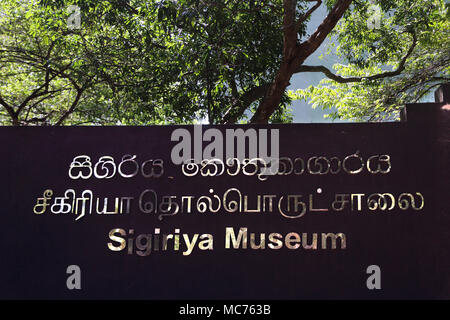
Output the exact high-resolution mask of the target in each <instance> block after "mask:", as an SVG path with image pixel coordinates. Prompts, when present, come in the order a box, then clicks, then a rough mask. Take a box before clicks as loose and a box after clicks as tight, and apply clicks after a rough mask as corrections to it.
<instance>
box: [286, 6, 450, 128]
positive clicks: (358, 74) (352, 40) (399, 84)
mask: <svg viewBox="0 0 450 320" xmlns="http://www.w3.org/2000/svg"><path fill="white" fill-rule="evenodd" d="M370 5H371V4H370V3H364V2H361V3H359V2H358V3H355V7H354V8H353V10H352V13H351V15H347V16H344V18H343V19H341V21H340V23H339V25H338V26H337V28H336V29H335V30H334V31H333V35H334V36H335V39H336V42H337V43H338V46H337V50H336V52H337V54H338V55H339V56H340V57H341V58H343V59H345V60H346V61H348V62H349V63H348V64H347V65H339V64H338V65H335V66H334V67H333V68H334V69H335V70H336V74H335V73H334V72H333V71H332V70H330V69H328V68H326V67H325V66H302V67H301V68H300V69H301V70H302V71H303V72H321V73H323V74H324V75H326V76H327V79H324V80H322V82H321V83H320V85H318V86H310V87H309V88H307V89H304V90H297V91H296V92H295V93H293V94H292V95H291V97H292V98H294V99H295V98H300V99H305V100H308V99H310V100H311V101H312V103H313V104H314V105H315V106H321V107H322V108H324V109H327V108H328V109H331V108H332V107H336V109H337V111H336V112H333V113H331V114H330V116H331V117H333V118H343V119H352V120H359V121H367V120H369V121H385V120H398V118H399V110H400V109H401V108H402V107H403V106H404V105H405V103H415V102H418V101H420V99H422V98H423V97H424V96H425V95H427V94H428V93H430V92H432V90H433V89H435V88H436V87H438V86H439V85H441V84H442V83H447V82H448V81H449V80H450V78H449V71H450V20H449V19H448V18H449V11H448V7H447V8H446V7H445V6H444V3H443V1H420V2H419V1H408V0H406V1H395V2H393V1H380V7H379V9H380V11H379V13H380V17H379V18H380V26H378V28H376V29H371V28H370V24H368V23H367V21H368V20H369V19H370V16H368V14H369V13H370V12H371V11H370ZM389 69H390V70H389Z"/></svg>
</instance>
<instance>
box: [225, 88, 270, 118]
mask: <svg viewBox="0 0 450 320" xmlns="http://www.w3.org/2000/svg"><path fill="white" fill-rule="evenodd" d="M269 87H270V84H269V83H266V84H263V85H261V86H258V87H255V88H252V89H250V90H249V91H247V92H245V93H244V94H243V95H242V96H241V98H240V99H239V100H238V101H237V102H236V103H234V104H233V106H232V107H231V108H229V109H228V110H227V111H226V112H225V114H224V116H223V118H222V121H221V123H222V124H232V123H236V121H237V120H238V119H239V118H240V117H241V116H242V114H243V113H244V112H245V110H247V108H248V107H249V106H250V105H251V104H252V103H253V102H255V101H256V100H258V99H260V98H262V97H264V94H265V92H266V91H267V89H268V88H269Z"/></svg>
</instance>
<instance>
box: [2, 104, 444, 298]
mask: <svg viewBox="0 0 450 320" xmlns="http://www.w3.org/2000/svg"><path fill="white" fill-rule="evenodd" d="M429 107H430V108H429V109H428V111H427V112H425V114H426V115H428V118H427V117H424V116H422V115H420V116H417V117H415V115H417V114H420V112H421V111H420V110H422V111H423V106H419V105H416V106H414V105H412V106H410V109H411V113H410V114H408V119H407V121H404V122H399V123H366V124H361V123H354V124H287V125H269V126H265V125H261V126H258V125H255V126H203V131H205V130H207V129H210V128H216V129H218V130H220V131H221V132H223V133H225V130H226V129H237V128H241V129H243V130H247V129H249V128H254V129H268V130H271V129H278V130H279V143H280V145H279V153H280V157H282V158H283V159H284V160H283V161H284V164H283V165H282V166H281V167H280V170H281V171H280V172H283V174H276V175H271V176H268V177H265V178H264V177H261V176H258V175H255V174H250V173H252V170H253V169H251V166H248V167H247V168H246V170H247V171H246V173H244V171H243V170H244V169H243V167H242V166H241V168H239V170H238V168H237V167H236V166H231V165H230V166H229V167H227V166H226V165H225V173H223V174H220V175H202V172H203V173H205V172H207V171H201V170H200V171H198V172H197V173H196V174H195V175H194V174H193V172H194V171H195V167H190V168H189V169H192V170H194V171H190V173H189V174H185V173H183V168H182V166H181V165H175V164H173V163H172V161H171V150H172V148H173V147H174V145H176V142H173V141H171V134H172V132H173V131H174V130H175V129H177V128H185V129H187V130H188V131H190V132H193V126H148V127H35V128H31V127H30V128H16V127H2V128H0V145H1V147H2V156H1V157H0V167H1V168H2V174H1V184H0V200H1V206H0V221H1V227H2V231H1V236H0V237H1V262H0V272H1V276H0V298H2V299H407V298H413V299H417V298H418V299H422V298H425V299H429V298H431V299H443V298H449V270H450V269H449V267H450V263H449V262H450V258H449V255H448V250H449V247H450V245H449V236H448V233H449V232H448V227H449V210H448V209H449V206H448V202H449V200H448V199H449V198H448V168H447V167H448V164H449V163H448V147H447V146H448V144H446V143H445V142H443V141H444V140H445V136H446V135H447V139H448V123H449V122H448V121H447V120H448V114H447V113H446V116H447V118H445V117H444V116H442V117H441V116H439V117H434V115H436V114H438V113H443V112H444V111H442V110H443V109H442V104H431V105H430V106H429ZM421 108H422V109H421ZM430 110H431V111H430ZM433 110H434V111H433ZM408 112H409V111H408ZM430 115H431V116H430ZM410 116H411V117H410ZM446 128H447V129H446ZM443 139H444V140H443ZM447 141H448V140H447ZM206 144H207V143H205V144H204V145H206ZM127 155H128V156H127ZM77 156H88V157H89V159H90V161H91V164H90V169H86V168H87V167H89V166H86V167H83V166H82V161H81V160H80V158H78V160H80V161H78V162H76V164H78V165H77V166H72V169H71V164H73V163H74V159H75V158H76V157H77ZM105 156H106V157H111V158H113V159H114V164H115V169H112V167H110V171H109V173H107V171H106V170H107V169H105V168H108V163H107V162H108V161H110V160H111V158H102V157H105ZM124 156H125V158H124ZM134 156H135V157H134ZM133 157H134V158H133ZM299 158H300V159H301V160H298V159H299ZM100 159H102V161H103V162H101V161H100V162H99V160H100ZM155 159H159V160H161V162H155V161H154V160H155ZM286 159H290V160H286ZM296 159H297V160H296ZM360 159H361V160H360ZM123 160H129V161H128V162H124V161H123ZM132 160H134V161H135V162H133V161H132ZM147 160H153V161H147ZM159 160H158V161H159ZM146 161H147V162H146ZM344 161H345V165H344ZM122 162H123V163H122ZM120 163H122V166H121V168H120V169H121V170H120V172H119V170H118V169H119V168H118V167H119V165H120ZM136 163H137V165H138V166H137V167H134V166H135V164H136ZM280 163H281V161H280ZM96 164H98V165H97V167H95V166H96ZM109 165H111V166H112V164H111V162H109ZM290 166H293V167H292V168H290ZM162 167H163V171H162V170H160V169H161V168H162ZM212 167H213V168H214V166H212ZM134 168H137V170H138V171H137V172H135V170H134ZM94 169H95V170H97V171H96V172H97V173H98V174H97V177H96V176H94V174H92V171H89V170H94ZM185 169H186V168H185ZM200 169H201V168H200ZM203 169H204V170H206V168H203ZM291 169H292V171H291ZM360 169H361V170H360ZM71 170H72V171H71ZM77 170H78V171H77ZM83 170H84V171H83ZM152 170H153V171H152ZM211 170H212V169H211ZM227 170H228V171H227ZM283 170H284V171H283ZM302 170H303V171H302ZM290 171H291V172H290ZM89 172H91V176H89V178H86V179H84V178H82V175H85V176H86V177H87V176H88V175H89ZM113 172H114V175H113V177H111V178H104V176H107V175H108V174H109V175H112V174H113ZM209 172H212V171H209ZM236 172H238V173H237V174H234V173H236ZM134 173H136V174H135V175H133V174H134ZM70 174H71V175H72V177H71V176H70ZM89 192H90V193H89ZM155 197H156V202H158V203H155ZM105 198H108V203H107V206H106V207H104V204H105ZM80 199H81V200H80ZM83 199H84V200H83ZM280 199H281V200H280ZM168 203H171V205H172V207H170V206H169V205H168ZM202 203H203V204H202ZM77 205H78V208H76V206H77ZM89 205H92V207H89ZM258 205H259V207H258ZM288 205H292V207H291V208H288ZM82 206H85V209H86V210H85V211H83V212H82V209H81V208H82ZM88 208H89V210H88ZM292 208H294V209H295V210H294V209H292ZM103 209H105V210H103ZM288 209H289V210H294V211H292V212H291V211H289V210H288ZM77 210H78V212H77V214H75V212H76V211H77ZM99 212H100V213H99ZM101 212H103V213H101ZM174 212H176V213H174ZM244 228H246V229H244ZM155 229H156V230H155ZM239 232H241V236H242V238H241V239H238V236H239V235H240V233H239ZM245 232H246V233H245ZM261 234H263V235H262V236H261ZM163 235H165V236H163ZM114 237H115V238H114ZM185 237H186V239H187V242H186V240H185ZM233 237H235V238H234V239H233ZM315 237H317V238H316V240H314V239H315ZM333 237H334V239H333ZM164 238H165V239H164ZM149 239H150V240H149ZM227 239H228V240H227ZM245 239H246V240H247V241H245ZM150 241H151V242H152V243H151V244H152V247H151V250H150V249H149V245H148V244H149V242H150ZM227 241H228V245H227ZM233 241H234V242H233ZM164 242H165V244H164ZM261 242H263V243H264V244H263V247H264V248H262V245H261ZM333 242H334V244H333ZM177 243H178V244H177ZM193 243H194V245H192V244H193ZM108 244H109V245H108ZM189 245H192V251H191V252H190V251H189V250H188V247H189ZM233 245H235V246H236V248H234V247H233ZM227 246H228V247H227ZM73 265H75V266H78V267H79V269H80V270H81V289H80V290H76V289H74V290H69V289H68V287H67V279H68V278H69V276H70V273H67V268H68V267H69V266H73ZM370 266H377V267H378V268H379V271H380V281H381V284H380V285H381V289H377V288H372V289H370V288H369V287H368V282H370V281H369V280H368V279H369V277H370V276H371V275H372V273H371V271H370V270H373V269H370V268H369V267H370ZM368 268H369V271H368Z"/></svg>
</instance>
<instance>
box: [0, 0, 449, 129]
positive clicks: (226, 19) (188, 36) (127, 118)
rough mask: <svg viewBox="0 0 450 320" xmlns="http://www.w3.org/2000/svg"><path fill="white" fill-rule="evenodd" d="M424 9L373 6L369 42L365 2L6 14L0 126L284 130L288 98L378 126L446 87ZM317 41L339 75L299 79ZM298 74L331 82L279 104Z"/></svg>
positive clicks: (85, 5)
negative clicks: (330, 52) (201, 124)
mask: <svg viewBox="0 0 450 320" xmlns="http://www.w3.org/2000/svg"><path fill="white" fill-rule="evenodd" d="M423 2H424V5H421V6H418V5H414V3H415V2H414V1H410V0H397V1H392V0H380V1H379V5H380V6H381V12H382V14H384V15H385V17H383V23H382V27H381V28H379V29H370V28H369V26H368V24H367V20H368V19H370V18H371V16H370V10H369V9H370V6H371V4H369V3H367V2H366V1H352V0H329V1H324V3H322V1H321V0H301V1H300V0H299V1H296V0H283V1H282V0H277V1H268V0H252V1H238V0H228V1H216V0H178V1H172V0H159V1H156V0H151V1H148V0H114V1H93V0H87V1H62V0H61V1H41V2H40V4H39V5H38V6H36V5H34V6H33V5H32V4H33V3H32V1H21V0H4V1H2V3H1V5H0V28H1V33H0V39H1V47H0V63H1V65H0V79H2V82H1V83H0V105H1V107H3V109H2V111H0V120H1V121H2V122H3V123H6V122H9V123H12V124H14V125H27V124H52V125H61V124H80V123H91V124H115V123H121V124H148V123H192V122H194V121H199V120H200V119H207V120H208V122H209V123H236V122H245V121H250V122H254V123H266V122H268V121H269V122H285V121H290V120H291V119H292V118H291V116H290V115H289V105H290V102H291V100H292V99H295V98H302V99H311V100H312V102H313V103H314V104H316V105H321V106H324V107H328V106H331V105H332V104H335V103H337V106H338V113H337V114H335V116H344V117H346V116H348V117H350V118H358V117H360V118H362V117H367V115H368V114H373V115H376V116H374V117H367V118H372V119H376V117H377V116H380V117H381V116H383V117H386V116H389V114H390V111H391V110H395V108H396V106H398V105H399V103H400V102H402V103H404V102H405V101H406V102H407V101H411V99H413V98H420V96H423V95H424V94H426V93H427V92H428V91H429V90H431V88H432V87H433V86H434V85H436V84H437V83H440V82H444V81H447V78H446V77H447V75H448V57H449V55H448V47H449V46H448V45H447V46H443V47H442V46H441V45H440V43H439V41H448V38H449V37H448V36H447V37H446V38H445V39H444V38H441V37H443V36H445V35H448V22H447V20H446V19H445V14H444V13H443V10H442V8H443V1H441V0H439V1H438V0H427V1H423ZM71 4H76V5H77V6H79V7H80V11H81V21H82V25H81V29H75V30H70V29H69V28H68V25H67V19H68V17H69V14H70V13H68V12H67V8H68V6H69V5H71ZM324 5H326V6H327V8H328V14H327V16H326V17H325V19H324V20H323V22H322V23H321V24H320V26H319V27H318V28H317V30H316V31H315V32H313V33H312V34H310V35H308V34H307V32H306V30H307V24H308V21H309V19H310V17H311V14H312V13H313V12H314V11H315V10H317V8H319V7H320V6H324ZM372 6H373V5H372ZM327 36H334V37H335V39H336V41H337V43H338V46H337V52H338V54H339V55H341V56H342V57H343V58H344V59H346V60H347V61H348V65H346V66H336V69H337V74H334V73H333V72H332V71H331V70H329V69H327V68H325V67H324V66H306V65H304V62H305V60H306V59H307V58H308V57H309V56H310V55H311V54H312V53H313V52H314V51H316V50H317V48H318V47H319V46H320V45H321V44H322V43H323V41H324V40H325V38H326V37H327ZM447 44H448V42H447ZM389 65H393V66H394V69H393V70H392V71H389V70H387V69H386V67H387V66H389ZM385 69H386V70H385ZM304 72H322V73H323V74H324V75H325V76H327V77H329V78H330V82H323V83H322V84H321V85H320V86H318V87H312V88H310V89H308V90H303V91H297V92H296V93H288V92H287V90H286V89H287V87H288V85H289V81H290V79H291V77H292V76H293V75H294V74H297V73H304ZM419 75H420V76H419ZM420 79H422V80H420ZM376 92H378V93H379V94H380V95H381V96H380V95H379V96H378V98H376V97H377V96H376V94H375V93H376ZM388 92H391V93H392V94H387V93H388ZM402 92H403V93H407V94H404V95H402ZM412 92H416V93H415V94H411V93H412ZM332 97H339V99H340V100H339V101H336V100H335V99H333V98H332ZM352 97H355V99H352ZM356 97H357V98H356ZM398 97H400V98H401V99H397V100H396V98H398ZM366 98H368V99H366ZM359 105H360V106H359ZM358 106H359V108H358Z"/></svg>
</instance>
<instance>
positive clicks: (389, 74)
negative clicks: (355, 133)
mask: <svg viewBox="0 0 450 320" xmlns="http://www.w3.org/2000/svg"><path fill="white" fill-rule="evenodd" d="M411 34H412V37H413V42H412V44H411V46H410V47H409V49H408V52H407V53H406V54H405V56H404V57H403V58H402V60H401V61H400V63H399V65H398V67H397V69H395V70H393V71H386V72H382V73H379V74H375V75H371V76H366V77H347V78H346V77H341V76H338V75H336V74H334V73H333V72H332V71H331V70H330V69H328V68H327V67H325V66H307V65H301V66H299V67H298V68H297V70H296V71H295V73H300V72H322V73H323V74H324V75H326V76H327V77H328V78H330V79H331V80H334V81H336V82H339V83H350V82H361V81H363V80H378V79H383V78H387V77H395V76H398V75H399V74H401V73H402V72H403V70H405V64H406V60H408V58H409V56H410V55H411V54H412V52H413V50H414V48H415V46H416V44H417V37H416V34H415V33H414V32H413V33H411Z"/></svg>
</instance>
